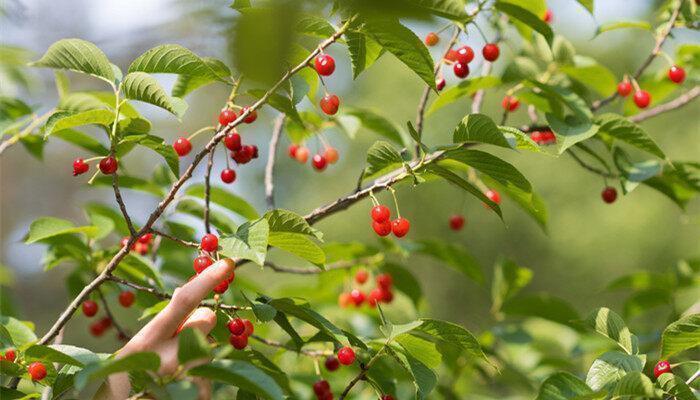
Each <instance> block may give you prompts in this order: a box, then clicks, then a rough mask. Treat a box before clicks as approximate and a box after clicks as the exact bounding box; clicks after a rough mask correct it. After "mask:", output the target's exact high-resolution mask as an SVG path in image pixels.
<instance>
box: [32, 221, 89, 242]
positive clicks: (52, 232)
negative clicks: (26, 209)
mask: <svg viewBox="0 0 700 400" xmlns="http://www.w3.org/2000/svg"><path fill="white" fill-rule="evenodd" d="M98 231H99V230H98V229H97V227H95V226H75V225H74V224H73V223H72V222H70V221H67V220H65V219H60V218H54V217H42V218H39V219H37V220H35V221H34V222H32V224H31V225H30V226H29V233H28V234H27V237H26V238H25V240H24V242H25V243H27V244H31V243H36V242H38V241H41V240H45V239H49V238H52V237H55V236H58V235H65V234H69V233H81V234H84V235H86V236H88V237H91V236H93V235H95V234H97V233H98Z"/></svg>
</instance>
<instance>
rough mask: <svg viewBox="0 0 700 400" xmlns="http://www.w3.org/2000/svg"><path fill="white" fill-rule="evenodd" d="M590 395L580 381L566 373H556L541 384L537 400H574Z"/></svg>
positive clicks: (589, 389)
mask: <svg viewBox="0 0 700 400" xmlns="http://www.w3.org/2000/svg"><path fill="white" fill-rule="evenodd" d="M592 393H593V391H592V390H591V388H589V387H588V386H587V385H586V384H585V383H584V382H583V381H582V380H581V379H579V378H577V377H576V376H574V375H571V374H570V373H568V372H557V373H555V374H553V375H551V376H550V377H549V378H547V379H545V381H544V382H542V386H540V392H539V393H538V395H537V400H574V399H578V398H585V396H587V395H590V394H592Z"/></svg>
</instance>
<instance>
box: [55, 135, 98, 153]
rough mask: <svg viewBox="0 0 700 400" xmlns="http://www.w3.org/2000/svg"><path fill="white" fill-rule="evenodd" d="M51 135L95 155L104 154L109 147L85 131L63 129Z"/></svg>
mask: <svg viewBox="0 0 700 400" xmlns="http://www.w3.org/2000/svg"><path fill="white" fill-rule="evenodd" d="M53 137H57V138H59V139H61V140H63V141H65V142H68V143H71V144H74V145H76V146H78V147H80V148H82V149H85V150H87V151H89V152H90V153H92V154H95V155H105V154H107V153H109V149H107V148H106V147H105V146H103V145H102V143H100V142H99V141H98V140H96V139H94V138H93V137H92V136H90V135H88V134H86V133H83V132H80V131H76V130H75V129H63V130H60V131H57V132H54V133H53Z"/></svg>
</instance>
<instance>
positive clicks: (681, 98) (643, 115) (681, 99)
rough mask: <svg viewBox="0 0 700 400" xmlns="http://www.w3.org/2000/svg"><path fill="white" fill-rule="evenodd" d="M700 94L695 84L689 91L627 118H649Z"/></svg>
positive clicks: (640, 119) (680, 105) (634, 119)
mask: <svg viewBox="0 0 700 400" xmlns="http://www.w3.org/2000/svg"><path fill="white" fill-rule="evenodd" d="M698 96H700V86H695V87H694V88H692V89H690V90H689V91H687V92H685V93H684V94H682V95H681V96H679V97H678V98H676V99H675V100H671V101H669V102H668V103H664V104H660V105H658V106H656V107H652V108H650V109H648V110H645V111H642V112H640V113H639V114H635V115H633V116H631V117H630V118H629V120H630V121H632V122H635V123H639V122H642V121H644V120H647V119H649V118H652V117H655V116H657V115H659V114H663V113H665V112H669V111H673V110H676V109H678V108H681V107H683V106H684V105H686V104H688V103H690V102H691V101H693V100H694V99H695V98H696V97H698Z"/></svg>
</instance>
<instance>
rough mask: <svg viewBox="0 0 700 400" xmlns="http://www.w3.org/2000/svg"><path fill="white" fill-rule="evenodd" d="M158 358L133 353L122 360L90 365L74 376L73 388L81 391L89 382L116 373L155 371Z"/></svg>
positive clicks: (153, 355)
mask: <svg viewBox="0 0 700 400" xmlns="http://www.w3.org/2000/svg"><path fill="white" fill-rule="evenodd" d="M158 367H160V357H158V355H157V354H156V353H133V354H129V355H128V356H125V357H122V358H118V359H116V358H110V359H107V360H104V361H100V362H96V363H91V364H88V365H86V366H85V368H84V369H83V370H81V371H80V372H78V373H77V374H76V375H75V387H76V389H78V390H82V389H83V388H85V386H87V384H88V383H89V382H92V381H95V380H98V379H104V378H106V377H108V376H109V375H112V374H116V373H118V372H136V371H157V370H158Z"/></svg>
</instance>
